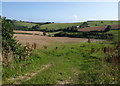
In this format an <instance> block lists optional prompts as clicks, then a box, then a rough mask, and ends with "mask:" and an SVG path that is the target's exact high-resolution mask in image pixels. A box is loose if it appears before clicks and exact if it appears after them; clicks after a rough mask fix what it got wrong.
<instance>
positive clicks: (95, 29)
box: [78, 25, 120, 32]
mask: <svg viewBox="0 0 120 86" xmlns="http://www.w3.org/2000/svg"><path fill="white" fill-rule="evenodd" d="M110 26H111V28H112V29H120V25H110ZM106 28H107V26H97V27H86V28H80V29H78V31H80V32H81V31H82V32H87V31H88V32H89V31H104V30H105V29H106Z"/></svg>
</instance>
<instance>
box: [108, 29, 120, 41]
mask: <svg viewBox="0 0 120 86" xmlns="http://www.w3.org/2000/svg"><path fill="white" fill-rule="evenodd" d="M107 33H110V34H113V41H120V38H119V37H120V30H110V31H109V32H107Z"/></svg>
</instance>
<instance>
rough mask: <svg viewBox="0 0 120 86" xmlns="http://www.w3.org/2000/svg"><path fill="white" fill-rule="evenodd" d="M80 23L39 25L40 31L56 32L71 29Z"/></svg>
mask: <svg viewBox="0 0 120 86" xmlns="http://www.w3.org/2000/svg"><path fill="white" fill-rule="evenodd" d="M81 24H82V22H81V23H54V24H46V25H41V27H40V29H46V28H47V29H49V30H57V29H64V28H67V27H72V26H77V25H78V26H79V25H81Z"/></svg>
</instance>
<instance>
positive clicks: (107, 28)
mask: <svg viewBox="0 0 120 86" xmlns="http://www.w3.org/2000/svg"><path fill="white" fill-rule="evenodd" d="M111 28H112V27H111V26H110V25H108V26H107V27H106V28H105V30H104V32H108V31H110V30H111Z"/></svg>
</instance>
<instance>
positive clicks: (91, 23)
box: [40, 21, 118, 30]
mask: <svg viewBox="0 0 120 86" xmlns="http://www.w3.org/2000/svg"><path fill="white" fill-rule="evenodd" d="M82 23H83V22H80V23H54V24H46V25H41V26H40V29H46V28H48V30H57V29H64V28H67V27H72V26H80V25H81V24H82ZM114 24H118V21H103V23H101V21H88V25H89V26H90V27H96V25H97V26H104V25H114Z"/></svg>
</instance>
